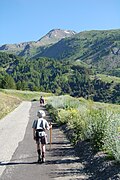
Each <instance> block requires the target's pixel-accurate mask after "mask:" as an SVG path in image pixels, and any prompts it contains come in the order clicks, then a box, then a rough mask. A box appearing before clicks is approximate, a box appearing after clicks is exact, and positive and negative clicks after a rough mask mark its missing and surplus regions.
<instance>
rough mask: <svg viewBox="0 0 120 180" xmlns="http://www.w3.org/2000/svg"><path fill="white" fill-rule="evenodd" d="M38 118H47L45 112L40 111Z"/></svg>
mask: <svg viewBox="0 0 120 180" xmlns="http://www.w3.org/2000/svg"><path fill="white" fill-rule="evenodd" d="M37 116H38V117H39V118H42V117H45V112H44V111H43V110H39V111H38V112H37Z"/></svg>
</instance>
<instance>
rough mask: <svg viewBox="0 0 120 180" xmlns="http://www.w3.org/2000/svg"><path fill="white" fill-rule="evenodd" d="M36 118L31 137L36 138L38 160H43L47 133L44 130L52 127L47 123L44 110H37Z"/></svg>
mask: <svg viewBox="0 0 120 180" xmlns="http://www.w3.org/2000/svg"><path fill="white" fill-rule="evenodd" d="M37 116H38V119H37V120H34V122H33V125H32V128H33V139H34V140H36V144H37V153H38V162H45V144H47V135H46V133H45V130H49V129H50V128H52V125H49V124H48V122H47V121H46V119H44V118H43V117H45V112H44V111H43V110H39V111H38V112H37Z"/></svg>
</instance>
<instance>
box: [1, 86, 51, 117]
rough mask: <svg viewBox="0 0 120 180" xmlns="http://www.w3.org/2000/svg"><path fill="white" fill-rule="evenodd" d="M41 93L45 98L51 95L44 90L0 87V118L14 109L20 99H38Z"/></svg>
mask: <svg viewBox="0 0 120 180" xmlns="http://www.w3.org/2000/svg"><path fill="white" fill-rule="evenodd" d="M41 95H42V96H44V97H45V98H47V97H48V96H52V94H50V93H44V92H31V91H19V90H8V89H0V119H1V118H3V117H4V116H5V115H7V114H8V113H9V112H11V111H12V110H14V109H15V108H16V107H17V106H18V105H19V104H20V103H21V102H22V101H35V100H39V98H40V96H41Z"/></svg>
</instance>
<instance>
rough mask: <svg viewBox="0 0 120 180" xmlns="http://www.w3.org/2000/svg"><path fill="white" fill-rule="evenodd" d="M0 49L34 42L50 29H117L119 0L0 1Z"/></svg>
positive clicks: (119, 14)
mask: <svg viewBox="0 0 120 180" xmlns="http://www.w3.org/2000/svg"><path fill="white" fill-rule="evenodd" d="M0 19H1V20H0V45H3V44H11V43H21V42H26V41H37V40H38V39H40V38H41V37H42V36H44V35H45V34H47V33H48V32H49V31H50V30H52V29H57V28H60V29H67V30H74V31H76V32H81V31H84V30H109V29H120V0H0Z"/></svg>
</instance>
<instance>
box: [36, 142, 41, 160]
mask: <svg viewBox="0 0 120 180" xmlns="http://www.w3.org/2000/svg"><path fill="white" fill-rule="evenodd" d="M37 153H38V162H40V161H41V150H40V143H37Z"/></svg>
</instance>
